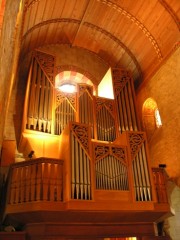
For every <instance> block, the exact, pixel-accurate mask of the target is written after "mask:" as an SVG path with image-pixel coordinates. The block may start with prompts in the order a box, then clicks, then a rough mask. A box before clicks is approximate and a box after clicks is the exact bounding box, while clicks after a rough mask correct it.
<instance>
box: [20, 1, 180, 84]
mask: <svg viewBox="0 0 180 240" xmlns="http://www.w3.org/2000/svg"><path fill="white" fill-rule="evenodd" d="M179 18H180V1H179V0H137V1H133V0H111V1H109V0H27V1H26V2H25V6H24V12H23V26H22V33H21V34H22V35H21V38H22V46H21V54H22V56H23V57H24V56H25V55H26V54H28V53H29V52H31V51H32V50H34V49H37V48H43V49H46V48H47V47H49V48H50V47H52V46H53V47H54V49H56V48H58V51H59V52H60V53H62V56H63V58H64V56H66V55H71V54H72V53H73V52H74V51H75V52H76V57H77V59H80V58H82V56H86V58H88V56H89V57H91V59H92V58H93V61H94V62H95V63H96V62H97V63H98V64H100V65H101V67H102V69H104V71H102V72H105V71H106V70H107V69H108V68H109V67H124V68H126V69H128V70H130V71H131V72H132V75H133V77H134V80H135V84H136V85H139V84H140V83H141V82H142V80H143V79H145V78H148V77H149V76H150V75H152V73H153V72H154V71H155V70H156V69H157V68H158V67H159V66H160V65H161V64H162V63H163V62H164V60H166V58H167V57H168V56H169V55H170V54H171V53H172V52H173V51H174V49H175V48H176V46H177V45H178V41H179V39H180V32H179V30H180V24H179ZM62 64H65V63H64V62H63V63H62ZM70 64H72V62H71V63H70V62H69V63H68V62H66V64H65V65H66V66H67V68H68V65H70ZM73 64H74V65H75V64H76V63H75V62H74V63H73ZM60 67H61V66H60ZM81 68H82V69H83V68H84V66H83V63H82V64H81ZM87 68H88V67H87V66H86V69H84V70H86V72H88V71H89V73H90V74H91V75H95V73H92V69H87ZM63 69H64V70H69V69H65V68H63ZM94 77H95V78H97V81H100V79H98V77H97V76H94Z"/></svg>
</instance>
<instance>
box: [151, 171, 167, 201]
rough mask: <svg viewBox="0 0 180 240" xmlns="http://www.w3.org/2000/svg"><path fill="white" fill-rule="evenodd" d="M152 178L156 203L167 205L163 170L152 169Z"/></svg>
mask: <svg viewBox="0 0 180 240" xmlns="http://www.w3.org/2000/svg"><path fill="white" fill-rule="evenodd" d="M152 171H153V177H154V185H155V191H156V195H157V201H158V203H168V197H167V191H166V181H167V180H166V178H167V177H166V174H165V171H164V169H163V168H153V169H152Z"/></svg>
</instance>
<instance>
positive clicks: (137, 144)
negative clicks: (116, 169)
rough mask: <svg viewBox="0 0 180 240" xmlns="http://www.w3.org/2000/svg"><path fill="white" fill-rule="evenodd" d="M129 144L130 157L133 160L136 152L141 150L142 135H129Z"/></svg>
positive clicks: (143, 139) (143, 138)
mask: <svg viewBox="0 0 180 240" xmlns="http://www.w3.org/2000/svg"><path fill="white" fill-rule="evenodd" d="M128 137H129V143H130V151H131V157H132V159H134V157H135V156H136V154H137V152H138V151H139V149H140V148H141V146H142V144H143V143H144V141H145V137H144V133H135V132H133V133H129V134H128Z"/></svg>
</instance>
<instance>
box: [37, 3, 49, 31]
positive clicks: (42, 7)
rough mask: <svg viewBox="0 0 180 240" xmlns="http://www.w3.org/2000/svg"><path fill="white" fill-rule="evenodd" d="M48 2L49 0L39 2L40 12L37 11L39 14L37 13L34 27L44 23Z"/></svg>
mask: <svg viewBox="0 0 180 240" xmlns="http://www.w3.org/2000/svg"><path fill="white" fill-rule="evenodd" d="M47 1H48V0H44V1H39V2H38V7H37V9H38V10H37V13H36V18H35V21H34V24H33V26H34V25H37V24H39V23H40V22H42V21H43V19H44V13H45V9H46V4H47Z"/></svg>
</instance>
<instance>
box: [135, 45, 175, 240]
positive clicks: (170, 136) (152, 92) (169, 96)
mask: <svg viewBox="0 0 180 240" xmlns="http://www.w3.org/2000/svg"><path fill="white" fill-rule="evenodd" d="M179 66H180V48H179V49H177V50H176V51H175V52H174V54H173V55H172V56H171V57H170V58H169V59H168V60H167V62H166V63H165V64H164V65H163V66H162V67H161V68H160V70H159V71H158V72H157V73H156V74H155V75H154V76H153V77H152V78H151V79H150V80H149V81H148V82H145V83H144V84H143V85H142V87H141V89H139V91H138V92H137V107H138V112H139V115H140V116H141V119H142V106H143V103H144V101H145V100H146V99H147V98H149V97H151V98H153V99H154V100H155V101H156V103H157V105H158V108H159V111H160V115H161V120H162V124H163V125H162V127H161V128H159V129H156V131H155V132H154V134H153V136H152V138H151V141H150V142H149V151H150V159H151V164H152V165H153V166H154V167H158V165H159V164H166V165H167V167H166V172H167V174H168V176H169V178H170V179H171V180H172V181H174V182H171V181H169V183H168V187H167V189H168V195H169V199H170V204H171V206H172V208H173V209H174V213H175V216H172V217H170V218H168V219H167V220H166V223H165V230H166V232H167V233H168V234H169V235H170V237H171V239H172V240H178V239H180V208H179V206H180V188H179V187H178V186H180V151H179V149H180V141H179V139H180V67H179ZM141 125H142V122H141ZM175 183H176V184H175ZM177 185H178V186H177Z"/></svg>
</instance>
